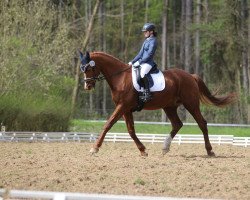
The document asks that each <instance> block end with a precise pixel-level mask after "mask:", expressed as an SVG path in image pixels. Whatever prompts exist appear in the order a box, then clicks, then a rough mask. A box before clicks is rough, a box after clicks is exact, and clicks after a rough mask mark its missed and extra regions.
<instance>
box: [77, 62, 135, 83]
mask: <svg viewBox="0 0 250 200" xmlns="http://www.w3.org/2000/svg"><path fill="white" fill-rule="evenodd" d="M95 67H96V65H95V61H93V60H91V61H90V62H89V63H87V64H86V65H83V64H81V65H80V69H81V71H82V72H83V73H86V71H88V70H89V69H91V70H92V71H93V72H94V71H95ZM130 68H131V66H128V67H126V68H125V69H123V70H121V71H118V72H116V73H114V74H112V75H110V76H109V77H113V76H116V75H118V74H121V73H123V72H125V71H127V70H128V69H130ZM105 79H106V78H105V76H104V75H98V76H93V77H91V78H84V79H83V82H86V83H87V82H89V81H102V80H105Z"/></svg>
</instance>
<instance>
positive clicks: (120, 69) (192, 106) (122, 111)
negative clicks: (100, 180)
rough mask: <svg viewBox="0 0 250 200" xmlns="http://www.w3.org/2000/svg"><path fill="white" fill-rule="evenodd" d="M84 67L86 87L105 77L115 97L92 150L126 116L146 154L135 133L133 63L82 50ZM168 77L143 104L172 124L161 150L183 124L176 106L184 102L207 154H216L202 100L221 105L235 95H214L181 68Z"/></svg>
mask: <svg viewBox="0 0 250 200" xmlns="http://www.w3.org/2000/svg"><path fill="white" fill-rule="evenodd" d="M80 59H81V66H80V68H81V70H82V71H83V72H84V81H85V86H84V88H85V89H86V90H91V89H92V88H94V87H95V83H96V81H98V80H102V79H106V81H107V82H108V84H109V87H110V89H111V93H112V99H113V101H114V103H115V106H116V107H115V110H114V112H113V113H112V115H111V116H110V117H109V119H108V120H107V122H106V124H105V125H104V127H103V130H102V132H101V134H100V135H99V138H98V139H97V140H96V142H95V144H94V145H93V147H92V148H91V150H90V153H92V154H94V153H97V152H98V151H99V148H100V147H101V145H102V143H103V140H104V138H105V135H106V133H107V132H108V131H109V130H110V129H111V127H112V126H113V125H114V124H115V123H116V122H117V121H118V120H119V119H120V118H121V117H123V118H124V120H125V122H126V126H127V129H128V133H129V135H130V136H131V138H132V139H133V140H134V142H135V144H136V145H137V147H138V149H139V150H140V152H141V155H142V156H147V155H148V154H147V152H146V151H145V149H146V148H145V146H144V145H143V144H142V143H141V142H140V140H139V139H138V137H137V136H136V133H135V129H134V119H133V114H132V113H133V110H134V109H135V108H136V107H137V103H138V93H137V91H136V90H135V89H134V87H133V83H132V74H131V67H129V66H128V65H127V64H125V63H123V62H121V61H120V60H118V59H116V58H114V57H113V56H111V55H108V54H106V53H103V52H92V53H88V52H86V54H85V55H83V54H82V53H81V52H80ZM163 74H164V77H165V83H166V84H165V85H166V87H165V89H164V90H163V91H160V92H154V93H153V98H152V99H151V100H150V101H148V102H146V103H145V105H144V108H143V109H145V110H155V109H163V110H164V112H165V113H166V115H167V117H168V119H169V120H170V122H171V124H172V130H171V132H170V134H169V135H168V136H167V137H166V139H165V141H164V146H163V149H162V153H163V154H165V153H167V152H168V151H169V149H170V144H171V141H172V140H173V138H174V137H175V135H176V134H177V132H178V131H179V130H180V128H181V127H182V126H183V124H182V122H181V120H180V118H179V117H178V115H177V108H178V106H180V105H181V104H183V105H184V107H185V108H186V109H187V110H188V111H189V112H190V114H191V115H192V116H193V117H194V119H195V120H196V122H197V123H198V125H199V128H200V129H201V131H202V133H203V136H204V141H205V148H206V151H207V154H208V155H209V156H214V155H215V154H214V152H213V151H212V146H211V144H210V141H209V136H208V129H207V122H206V120H205V119H204V118H203V116H202V114H201V112H200V108H199V106H200V101H201V102H203V103H205V104H210V105H214V106H218V107H222V106H225V105H228V104H230V103H232V102H233V101H235V99H236V95H235V94H234V93H230V94H229V95H227V96H224V97H217V96H215V95H212V94H211V93H210V91H209V89H208V88H207V86H206V85H205V83H204V82H203V80H202V79H201V78H200V77H199V76H197V75H195V74H192V75H191V74H189V73H187V72H185V71H183V70H180V69H169V70H166V71H164V72H163Z"/></svg>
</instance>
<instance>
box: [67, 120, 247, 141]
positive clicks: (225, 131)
mask: <svg viewBox="0 0 250 200" xmlns="http://www.w3.org/2000/svg"><path fill="white" fill-rule="evenodd" d="M71 124H72V126H71V128H70V131H75V132H91V133H99V132H100V131H101V130H102V128H103V126H104V124H105V122H93V121H85V120H78V119H75V120H73V121H72V123H71ZM135 131H136V133H151V134H166V133H169V132H170V131H171V125H161V124H157V125H154V124H137V123H136V124H135ZM208 131H209V134H211V135H212V134H213V135H233V136H235V137H250V127H248V128H244V127H215V126H209V127H208ZM109 132H117V133H126V132H127V128H126V125H125V123H124V122H122V121H121V122H120V121H119V122H118V123H116V124H115V125H114V126H113V127H112V128H111V130H110V131H109ZM178 133H180V134H202V132H201V130H200V129H199V127H198V126H197V125H194V126H193V125H184V126H183V127H182V129H181V130H180V131H179V132H178Z"/></svg>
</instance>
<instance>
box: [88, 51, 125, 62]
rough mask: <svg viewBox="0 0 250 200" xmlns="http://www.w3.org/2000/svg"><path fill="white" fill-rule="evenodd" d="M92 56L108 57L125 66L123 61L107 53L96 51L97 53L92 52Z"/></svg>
mask: <svg viewBox="0 0 250 200" xmlns="http://www.w3.org/2000/svg"><path fill="white" fill-rule="evenodd" d="M91 54H92V55H93V56H94V55H98V54H99V55H102V56H106V57H109V58H111V59H113V60H115V61H116V62H120V63H122V64H125V63H124V62H123V61H121V60H119V59H118V58H116V57H114V56H112V55H110V54H107V53H105V52H102V51H96V52H91Z"/></svg>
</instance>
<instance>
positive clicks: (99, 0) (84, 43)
mask: <svg viewBox="0 0 250 200" xmlns="http://www.w3.org/2000/svg"><path fill="white" fill-rule="evenodd" d="M101 1H102V0H97V1H96V4H95V7H94V10H93V14H92V16H91V18H90V21H89V25H88V28H87V31H86V35H85V38H84V41H83V44H82V49H83V50H85V49H86V47H87V45H88V42H89V38H90V34H91V32H92V29H93V24H94V18H95V16H96V14H97V11H98V8H99V5H100V2H101ZM79 77H80V68H79V65H78V66H77V67H76V74H75V85H74V88H73V93H72V101H71V117H72V116H73V114H74V111H75V105H76V100H77V94H78V85H79Z"/></svg>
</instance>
